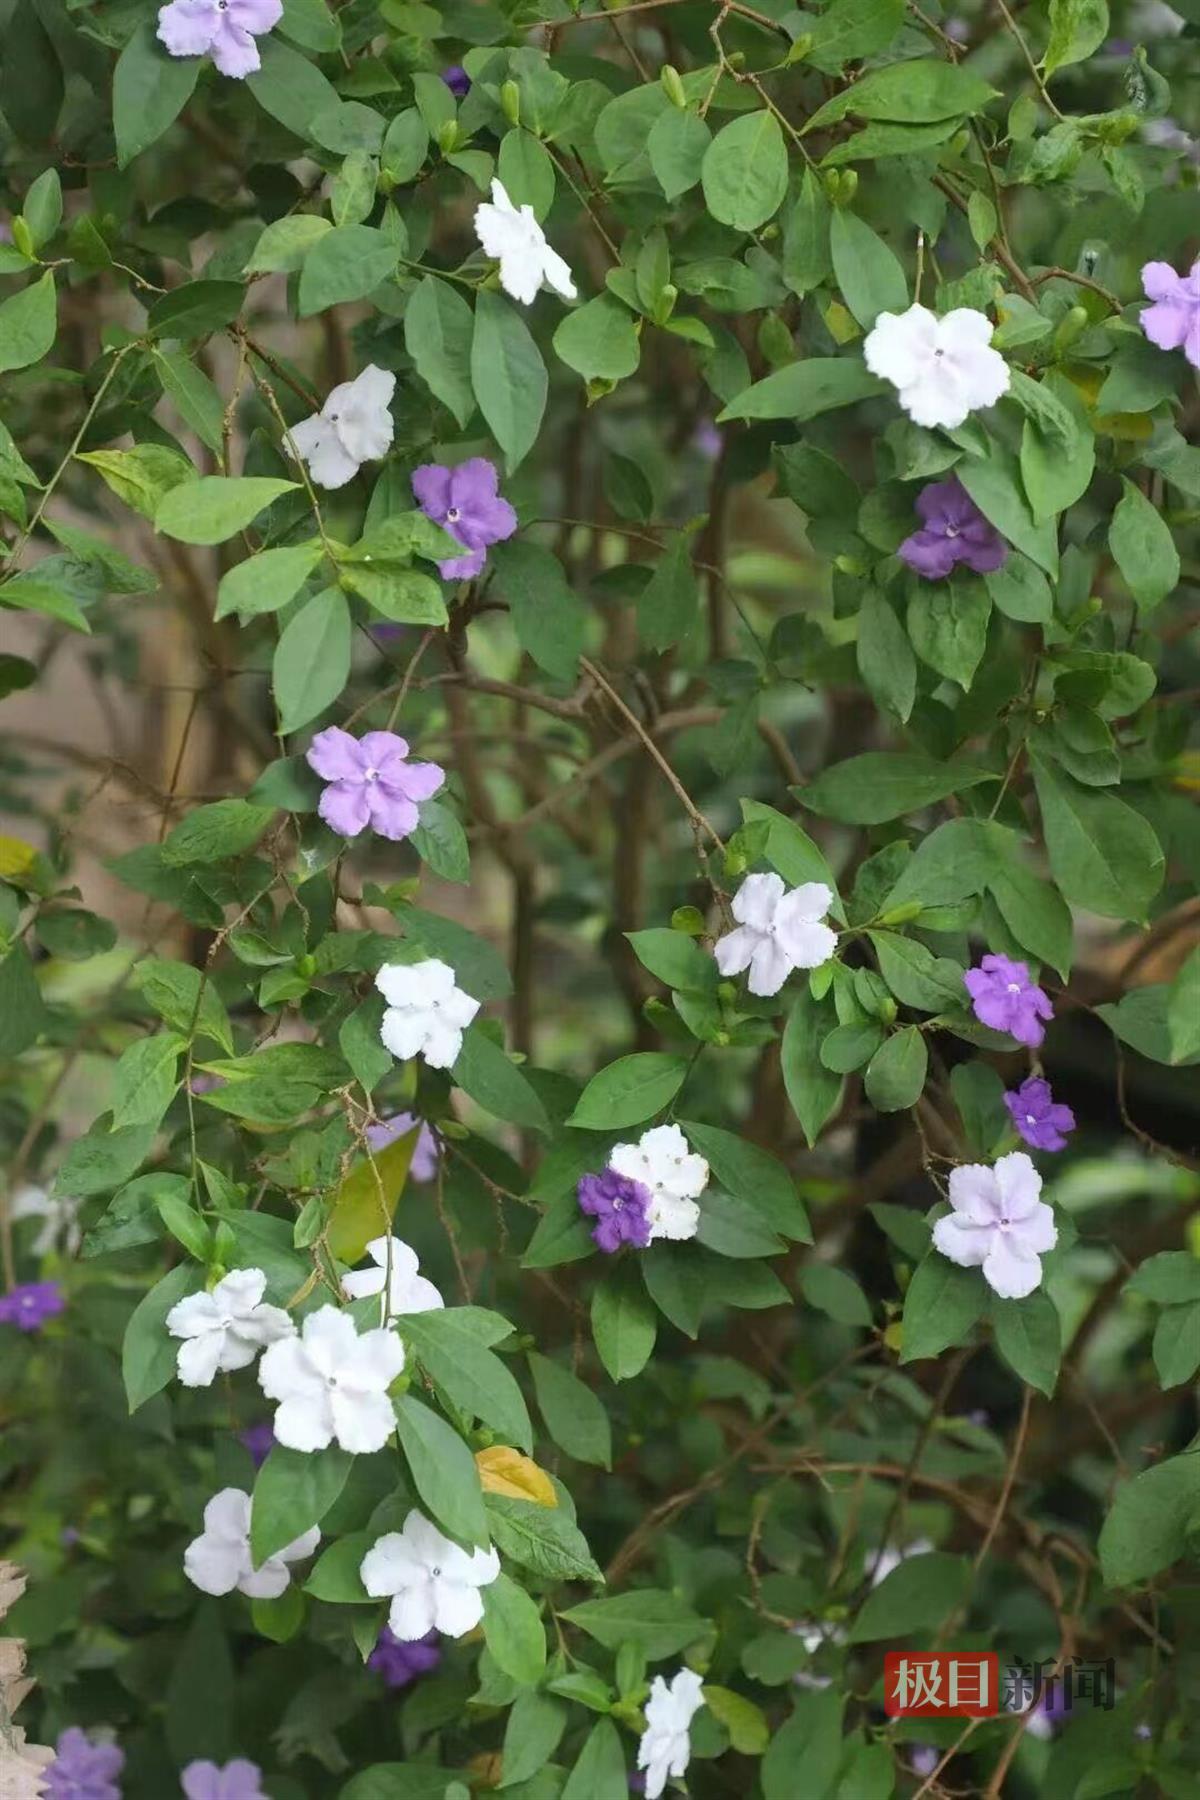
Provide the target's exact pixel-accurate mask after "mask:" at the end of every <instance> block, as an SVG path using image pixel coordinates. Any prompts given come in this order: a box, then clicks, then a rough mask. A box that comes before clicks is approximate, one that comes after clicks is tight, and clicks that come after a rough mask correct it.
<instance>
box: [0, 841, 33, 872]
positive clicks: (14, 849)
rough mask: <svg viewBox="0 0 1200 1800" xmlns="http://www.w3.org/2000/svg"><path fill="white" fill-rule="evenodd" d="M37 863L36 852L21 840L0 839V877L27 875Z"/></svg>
mask: <svg viewBox="0 0 1200 1800" xmlns="http://www.w3.org/2000/svg"><path fill="white" fill-rule="evenodd" d="M36 861H37V851H36V850H35V849H34V847H33V845H32V844H27V843H26V842H25V841H24V839H23V838H14V837H0V877H6V876H9V875H27V874H28V873H29V871H30V869H32V867H33V865H34V863H35V862H36Z"/></svg>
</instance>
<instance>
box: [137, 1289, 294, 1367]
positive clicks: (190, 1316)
mask: <svg viewBox="0 0 1200 1800" xmlns="http://www.w3.org/2000/svg"><path fill="white" fill-rule="evenodd" d="M266 1286H267V1278H266V1276H265V1275H264V1274H263V1272H262V1270H261V1269H231V1270H230V1272H229V1274H228V1275H223V1276H222V1277H221V1279H220V1281H218V1283H217V1285H216V1287H215V1288H214V1289H213V1290H212V1292H211V1294H189V1295H188V1296H187V1297H186V1299H183V1300H177V1301H176V1302H175V1304H174V1306H173V1307H172V1308H171V1310H170V1312H169V1313H168V1314H167V1330H168V1331H169V1332H170V1334H171V1336H172V1337H177V1338H183V1339H184V1342H183V1343H182V1344H180V1346H179V1355H178V1358H177V1359H176V1368H177V1369H178V1371H179V1379H180V1381H182V1383H183V1385H184V1387H209V1386H211V1384H212V1379H213V1376H214V1375H215V1374H216V1373H217V1371H218V1369H246V1368H249V1366H250V1364H251V1363H252V1362H253V1361H254V1359H255V1357H256V1356H257V1355H258V1353H259V1351H260V1350H264V1349H265V1348H266V1347H267V1345H268V1344H274V1343H277V1342H278V1340H279V1339H280V1338H285V1337H290V1336H291V1335H292V1333H293V1332H294V1331H295V1329H296V1327H295V1326H294V1325H293V1324H292V1321H291V1320H290V1319H289V1318H288V1316H287V1314H286V1313H285V1312H284V1310H283V1308H282V1306H267V1305H265V1304H264V1302H263V1294H264V1293H265V1292H266Z"/></svg>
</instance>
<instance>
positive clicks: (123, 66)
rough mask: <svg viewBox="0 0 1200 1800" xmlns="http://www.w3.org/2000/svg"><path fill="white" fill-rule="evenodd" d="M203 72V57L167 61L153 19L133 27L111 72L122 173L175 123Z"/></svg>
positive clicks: (170, 57) (115, 126)
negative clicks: (131, 33) (130, 35)
mask: <svg viewBox="0 0 1200 1800" xmlns="http://www.w3.org/2000/svg"><path fill="white" fill-rule="evenodd" d="M202 67H203V58H202V57H199V56H182V57H176V56H168V54H167V52H166V51H165V50H164V49H163V47H162V45H161V44H160V43H159V41H158V38H157V36H156V33H155V29H154V23H153V21H152V20H150V19H145V20H143V21H142V22H141V23H140V24H139V25H138V26H137V27H136V28H135V30H134V33H133V36H132V37H131V38H130V39H129V42H128V43H127V44H126V46H125V48H124V49H123V50H122V52H121V54H120V56H119V57H118V58H117V66H116V68H115V69H114V71H113V131H114V133H115V134H116V140H117V167H118V169H127V168H128V167H129V164H130V163H131V162H132V161H133V159H134V157H135V156H140V154H141V152H142V151H143V150H145V149H148V148H149V146H150V145H151V144H153V143H155V142H156V141H157V139H159V138H160V137H161V136H162V134H163V132H164V131H166V129H167V127H168V126H169V125H173V124H174V122H175V120H176V119H177V118H178V117H179V115H180V113H181V112H182V111H183V109H184V107H185V106H186V105H187V103H188V101H189V100H190V99H191V97H192V92H193V90H194V88H195V86H196V82H197V79H198V78H199V75H200V70H201V68H202Z"/></svg>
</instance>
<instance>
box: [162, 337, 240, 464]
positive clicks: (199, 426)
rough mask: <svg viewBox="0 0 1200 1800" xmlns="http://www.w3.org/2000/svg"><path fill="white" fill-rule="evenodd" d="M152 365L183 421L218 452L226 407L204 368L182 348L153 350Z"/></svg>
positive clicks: (203, 442)
mask: <svg viewBox="0 0 1200 1800" xmlns="http://www.w3.org/2000/svg"><path fill="white" fill-rule="evenodd" d="M154 366H155V369H156V370H157V372H158V378H159V380H160V381H161V382H162V387H163V393H164V394H166V395H167V396H168V398H169V399H171V400H173V401H174V402H175V405H176V408H177V409H178V411H179V416H180V417H181V418H182V420H183V422H184V424H185V425H187V426H188V427H189V429H190V430H192V431H194V432H195V433H196V436H197V437H198V438H199V439H200V442H201V443H202V444H204V445H206V446H207V447H208V449H210V450H212V451H214V452H216V453H219V452H220V450H221V446H222V443H223V437H222V426H223V422H224V417H225V408H224V405H223V403H222V400H221V396H220V394H218V392H217V390H216V388H215V387H214V386H213V384H212V382H211V381H210V380H209V379H208V376H207V375H206V374H205V373H204V371H203V369H200V368H197V366H196V364H195V363H194V362H193V361H192V359H191V357H190V356H188V355H186V354H185V352H184V351H182V350H155V353H154Z"/></svg>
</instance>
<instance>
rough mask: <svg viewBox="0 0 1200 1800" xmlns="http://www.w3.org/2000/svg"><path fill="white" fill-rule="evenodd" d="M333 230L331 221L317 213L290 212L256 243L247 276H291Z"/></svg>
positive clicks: (269, 227) (271, 226)
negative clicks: (285, 274)
mask: <svg viewBox="0 0 1200 1800" xmlns="http://www.w3.org/2000/svg"><path fill="white" fill-rule="evenodd" d="M332 230H333V226H332V225H331V224H330V222H329V220H328V219H322V218H320V217H318V215H317V214H316V213H289V214H288V215H287V216H286V217H285V218H282V219H275V220H274V221H273V222H272V223H271V224H270V225H268V226H267V228H266V230H265V231H264V232H263V234H262V236H261V237H260V238H259V240H258V242H257V244H255V246H254V249H253V252H252V253H251V256H250V261H249V262H248V263H247V264H246V272H247V274H270V273H276V272H277V273H281V274H282V273H287V274H291V273H292V272H293V271H294V270H296V269H298V268H299V267H300V265H301V264H302V263H303V261H304V259H305V257H306V256H307V255H308V253H309V251H310V250H311V249H312V247H313V245H314V244H315V243H317V242H318V240H319V239H320V238H323V237H325V236H326V234H327V233H328V232H330V231H332Z"/></svg>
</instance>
